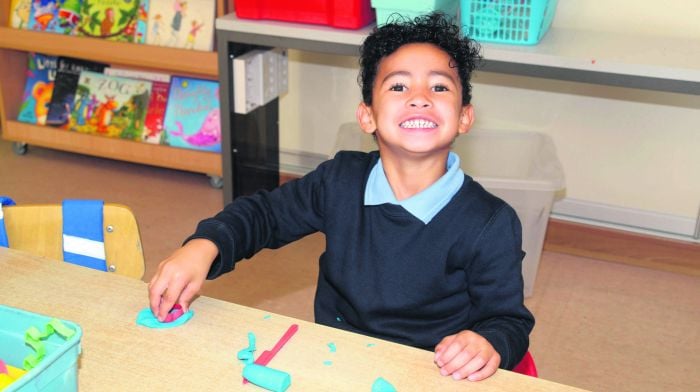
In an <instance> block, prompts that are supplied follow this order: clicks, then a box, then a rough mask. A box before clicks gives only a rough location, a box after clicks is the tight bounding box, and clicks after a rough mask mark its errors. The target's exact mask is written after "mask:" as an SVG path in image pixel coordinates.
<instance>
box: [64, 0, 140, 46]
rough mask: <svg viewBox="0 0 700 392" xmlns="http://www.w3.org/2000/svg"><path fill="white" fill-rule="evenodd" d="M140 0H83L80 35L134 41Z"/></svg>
mask: <svg viewBox="0 0 700 392" xmlns="http://www.w3.org/2000/svg"><path fill="white" fill-rule="evenodd" d="M138 9H139V2H138V0H83V4H82V7H81V8H80V26H79V28H78V35H83V36H87V37H94V38H104V39H108V40H111V41H120V42H133V41H134V34H135V31H136V19H137V18H138Z"/></svg>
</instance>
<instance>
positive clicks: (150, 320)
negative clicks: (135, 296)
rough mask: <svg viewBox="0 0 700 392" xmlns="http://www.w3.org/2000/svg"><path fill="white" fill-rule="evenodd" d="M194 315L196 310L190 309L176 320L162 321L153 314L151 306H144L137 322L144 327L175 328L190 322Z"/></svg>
mask: <svg viewBox="0 0 700 392" xmlns="http://www.w3.org/2000/svg"><path fill="white" fill-rule="evenodd" d="M192 316H194V312H193V311H192V310H189V311H188V312H187V313H183V314H182V316H180V317H178V318H177V319H175V320H174V321H171V322H169V323H161V322H160V321H158V319H157V318H156V316H154V315H153V312H151V308H143V310H141V311H140V312H139V314H138V316H136V324H138V325H143V326H144V327H148V328H159V329H162V328H173V327H179V326H180V325H182V324H184V323H186V322H188V321H189V320H190V319H191V318H192Z"/></svg>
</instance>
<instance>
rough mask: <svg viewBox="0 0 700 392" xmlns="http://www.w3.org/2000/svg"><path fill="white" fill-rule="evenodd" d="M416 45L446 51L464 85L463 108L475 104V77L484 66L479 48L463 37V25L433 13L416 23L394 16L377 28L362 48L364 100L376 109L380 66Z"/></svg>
mask: <svg viewBox="0 0 700 392" xmlns="http://www.w3.org/2000/svg"><path fill="white" fill-rule="evenodd" d="M412 43H429V44H433V45H435V46H437V47H439V48H440V49H442V50H444V51H445V52H446V53H447V54H449V55H450V57H452V60H454V63H453V64H451V65H450V66H456V67H457V72H458V74H459V79H460V82H461V84H462V105H467V104H469V102H470V101H471V98H472V95H471V90H472V86H471V84H470V83H469V79H470V77H471V73H472V71H473V70H474V69H476V68H477V66H478V65H479V63H480V62H481V55H480V54H479V52H480V46H479V44H478V43H477V42H476V41H474V40H472V39H470V38H469V37H467V36H466V35H463V34H462V32H461V31H460V28H459V25H458V24H455V23H454V22H453V19H452V18H451V17H449V16H447V15H445V14H444V13H441V12H433V13H431V14H427V15H421V16H418V17H416V18H414V19H408V18H404V17H403V16H401V15H399V14H394V15H392V16H391V18H390V20H388V21H387V23H386V24H384V25H382V26H380V27H376V28H375V29H374V30H373V31H372V33H370V34H369V36H367V38H366V39H365V41H364V42H363V43H362V47H361V48H360V74H359V76H358V83H359V84H360V87H362V100H363V101H364V102H365V104H367V105H372V87H373V86H374V79H375V77H376V76H377V68H378V67H379V62H380V61H381V60H382V59H383V58H384V57H386V56H389V55H390V54H392V53H394V52H395V51H396V50H398V49H399V48H400V47H402V46H403V45H406V44H412Z"/></svg>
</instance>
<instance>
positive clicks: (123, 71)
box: [104, 67, 170, 83]
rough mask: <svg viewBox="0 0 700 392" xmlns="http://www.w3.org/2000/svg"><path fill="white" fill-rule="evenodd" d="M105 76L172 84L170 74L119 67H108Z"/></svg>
mask: <svg viewBox="0 0 700 392" xmlns="http://www.w3.org/2000/svg"><path fill="white" fill-rule="evenodd" d="M104 74H105V75H112V76H121V77H123V78H132V79H145V80H150V81H153V82H163V83H170V74H167V73H165V72H153V71H144V70H141V69H129V68H119V67H107V68H105V70H104Z"/></svg>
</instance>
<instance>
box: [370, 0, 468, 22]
mask: <svg viewBox="0 0 700 392" xmlns="http://www.w3.org/2000/svg"><path fill="white" fill-rule="evenodd" d="M372 7H374V9H375V11H377V25H379V26H381V25H383V24H386V22H387V20H391V19H392V18H394V17H396V16H397V15H400V16H401V17H404V18H408V19H413V18H415V17H417V16H420V15H423V14H429V13H431V12H433V11H442V12H444V13H445V14H447V15H451V16H453V17H456V16H457V9H458V8H459V1H458V0H430V1H426V0H423V1H421V0H372Z"/></svg>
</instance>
